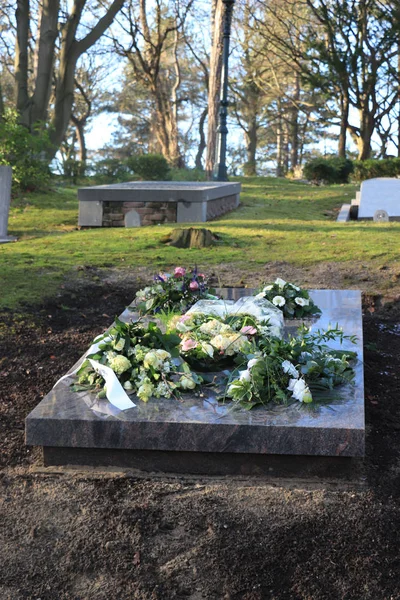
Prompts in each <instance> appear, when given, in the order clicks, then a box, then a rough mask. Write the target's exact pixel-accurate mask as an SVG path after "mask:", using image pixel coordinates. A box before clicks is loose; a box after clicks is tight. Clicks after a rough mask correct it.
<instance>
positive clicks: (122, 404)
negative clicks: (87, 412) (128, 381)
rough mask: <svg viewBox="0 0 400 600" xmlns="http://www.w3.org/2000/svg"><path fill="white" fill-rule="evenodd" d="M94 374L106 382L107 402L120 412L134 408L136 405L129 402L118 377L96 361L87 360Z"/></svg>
mask: <svg viewBox="0 0 400 600" xmlns="http://www.w3.org/2000/svg"><path fill="white" fill-rule="evenodd" d="M88 360H89V362H90V364H91V365H92V367H93V369H94V370H95V371H96V373H99V374H100V375H101V376H102V378H103V379H104V380H105V382H106V396H107V398H108V401H109V402H111V404H113V405H114V406H116V407H117V408H119V409H120V410H127V409H128V408H134V407H135V406H136V404H134V403H133V402H132V400H130V398H129V397H128V394H127V393H126V392H125V390H124V388H123V387H122V385H121V384H120V382H119V381H118V377H117V376H116V374H115V373H114V371H113V370H112V369H110V367H106V366H105V365H101V364H100V363H99V362H97V361H96V360H93V359H91V358H89V359H88Z"/></svg>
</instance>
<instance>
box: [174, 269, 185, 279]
mask: <svg viewBox="0 0 400 600" xmlns="http://www.w3.org/2000/svg"><path fill="white" fill-rule="evenodd" d="M185 273H186V269H185V268H184V267H176V268H175V271H174V275H175V277H183V276H184V275H185Z"/></svg>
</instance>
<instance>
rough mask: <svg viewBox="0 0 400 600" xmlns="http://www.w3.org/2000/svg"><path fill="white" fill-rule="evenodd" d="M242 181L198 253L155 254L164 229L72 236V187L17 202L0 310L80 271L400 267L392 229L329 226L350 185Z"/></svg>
mask: <svg viewBox="0 0 400 600" xmlns="http://www.w3.org/2000/svg"><path fill="white" fill-rule="evenodd" d="M242 182H243V191H242V194H241V202H242V204H241V206H240V207H239V208H238V209H237V210H236V211H233V212H231V213H229V214H227V215H224V216H223V217H222V218H220V219H219V220H218V221H213V222H209V223H207V227H208V228H209V229H211V230H212V231H214V232H216V233H218V234H219V236H220V241H219V243H218V245H217V246H215V247H211V248H203V249H190V250H182V249H179V248H172V247H168V246H164V245H163V244H162V243H161V242H160V239H161V238H162V236H164V235H165V233H167V232H169V231H170V230H171V228H173V227H174V225H173V224H169V225H163V226H153V227H143V228H139V229H124V228H110V229H107V228H99V229H87V230H78V229H77V214H78V201H77V190H76V188H68V189H58V190H54V191H51V192H49V193H47V194H29V195H26V196H24V197H22V198H20V199H18V200H16V201H15V202H14V203H12V208H11V211H10V219H9V234H10V235H15V236H17V237H18V242H17V243H15V244H3V245H0V260H1V265H2V269H1V276H0V289H1V295H0V305H1V306H14V305H15V304H16V303H18V302H20V301H21V300H29V301H37V300H40V299H41V298H43V297H44V296H45V295H47V294H51V293H53V292H54V290H55V289H56V287H57V286H58V285H59V283H60V280H61V279H62V278H63V277H64V276H65V275H66V274H67V273H68V271H70V270H71V269H72V268H74V267H77V266H79V265H89V266H96V267H110V266H115V267H121V268H135V267H138V266H150V267H153V268H154V270H155V271H157V270H158V269H160V268H166V267H171V266H173V265H175V264H178V263H182V264H185V265H187V266H190V265H193V264H199V265H201V266H202V267H207V265H210V266H211V265H218V264H221V263H232V264H233V265H234V266H236V267H240V269H241V270H242V271H243V272H246V271H251V270H254V268H255V266H256V265H257V264H265V263H267V262H270V261H282V260H284V261H286V262H288V263H293V264H295V265H298V266H304V265H312V264H315V263H319V262H324V261H331V262H332V261H333V262H334V261H336V262H343V261H350V260H362V261H372V260H379V259H381V258H383V257H384V260H385V262H386V263H388V262H391V261H397V260H398V259H399V253H398V235H399V231H400V223H381V224H376V223H372V222H360V223H357V222H352V223H345V224H339V223H336V220H335V219H336V215H337V211H338V209H339V208H340V206H341V204H342V203H343V202H349V201H350V200H351V198H352V197H353V196H354V194H355V186H352V185H335V186H329V187H312V186H310V185H307V184H304V183H299V182H295V181H286V180H283V179H275V178H262V177H254V178H248V179H243V180H242ZM383 234H384V240H383Z"/></svg>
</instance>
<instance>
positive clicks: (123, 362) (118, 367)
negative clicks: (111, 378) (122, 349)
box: [110, 355, 132, 375]
mask: <svg viewBox="0 0 400 600" xmlns="http://www.w3.org/2000/svg"><path fill="white" fill-rule="evenodd" d="M131 366H132V365H131V361H130V360H129V359H127V358H126V356H121V355H118V356H115V357H114V358H112V359H111V360H110V367H111V368H112V370H113V371H114V373H116V374H117V375H121V374H122V373H124V372H125V371H127V370H128V369H130V368H131Z"/></svg>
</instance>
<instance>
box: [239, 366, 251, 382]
mask: <svg viewBox="0 0 400 600" xmlns="http://www.w3.org/2000/svg"><path fill="white" fill-rule="evenodd" d="M239 379H240V381H250V371H249V370H247V369H246V371H239Z"/></svg>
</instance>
